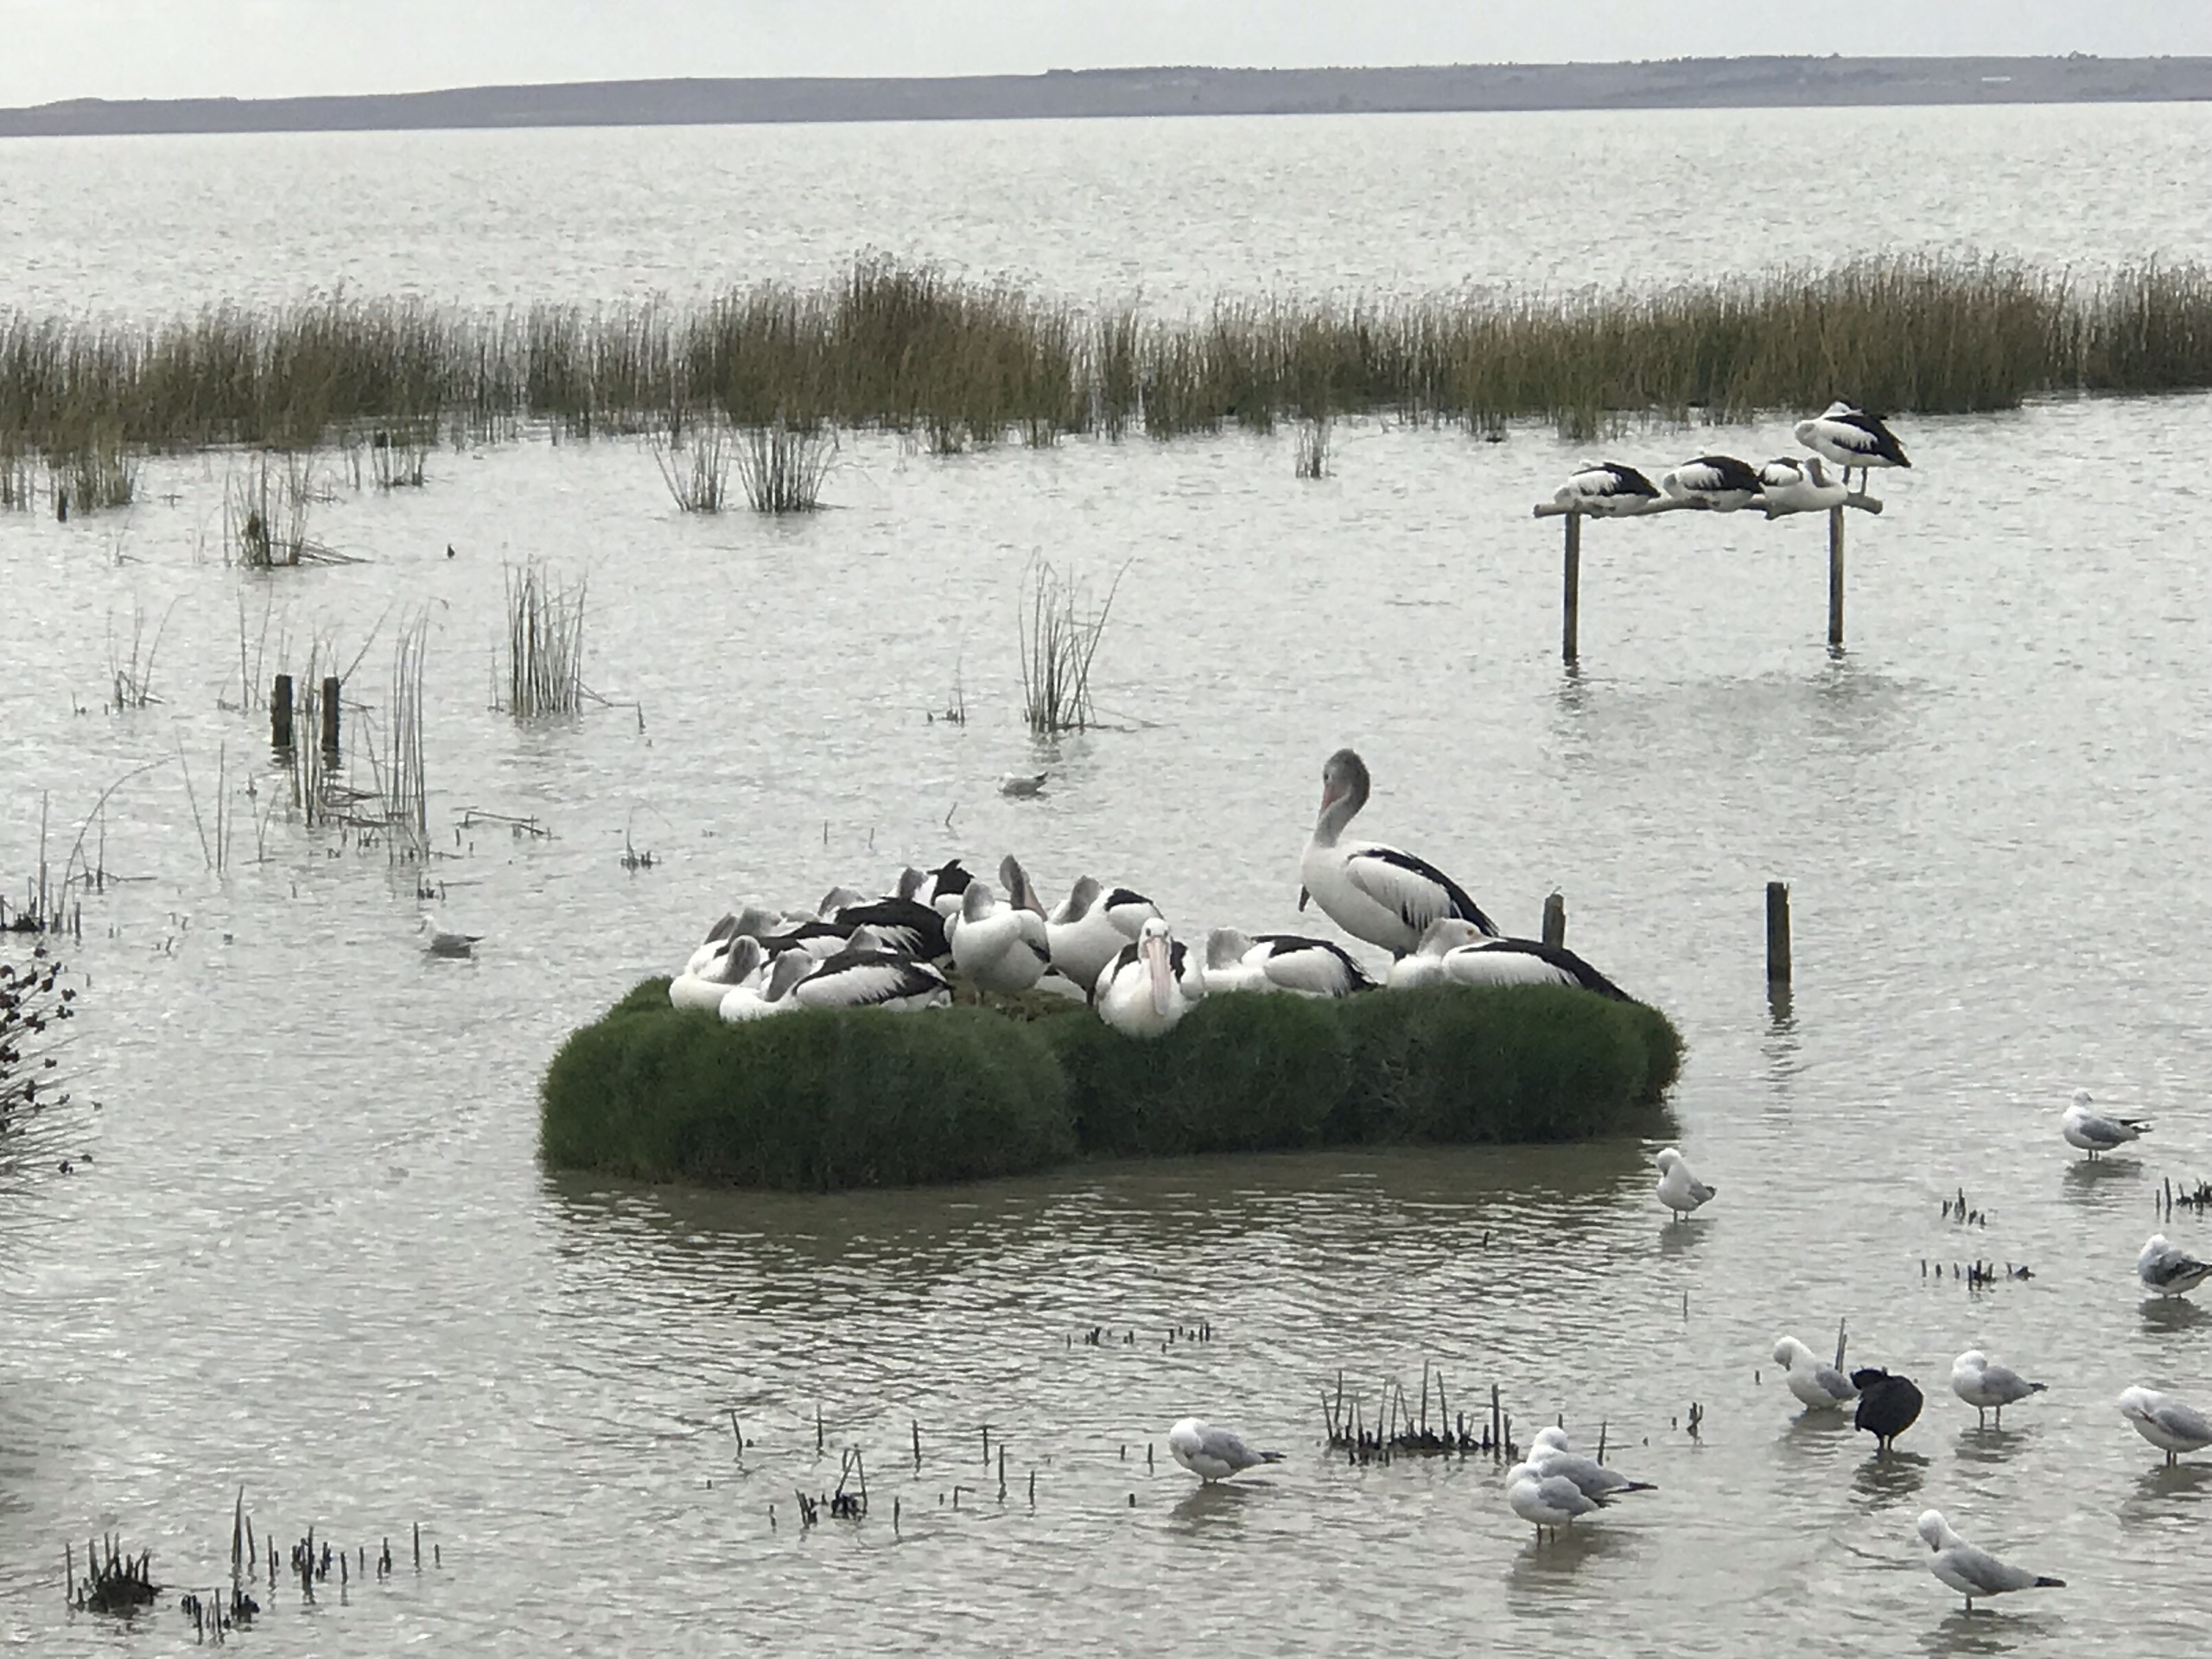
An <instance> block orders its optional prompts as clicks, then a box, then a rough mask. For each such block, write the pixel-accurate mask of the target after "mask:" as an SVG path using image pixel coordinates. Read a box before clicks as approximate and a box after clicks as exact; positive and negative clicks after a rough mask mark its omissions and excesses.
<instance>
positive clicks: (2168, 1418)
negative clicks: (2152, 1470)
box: [2120, 1388, 2212, 1469]
mask: <svg viewBox="0 0 2212 1659" xmlns="http://www.w3.org/2000/svg"><path fill="white" fill-rule="evenodd" d="M2120 1415H2121V1416H2123V1417H2125V1418H2126V1419H2127V1421H2129V1422H2130V1423H2132V1424H2133V1425H2134V1428H2135V1432H2136V1433H2138V1434H2140V1435H2141V1436H2142V1437H2143V1438H2144V1439H2145V1440H2148V1441H2150V1442H2151V1444H2152V1445H2153V1446H2157V1447H2158V1450H2159V1451H2161V1452H2164V1453H2165V1454H2166V1467H2168V1468H2169V1469H2171V1468H2172V1467H2173V1465H2174V1459H2176V1458H2177V1457H2179V1456H2181V1455H2182V1454H2183V1453H2184V1452H2202V1450H2204V1448H2205V1447H2206V1446H2212V1422H2207V1421H2205V1417H2204V1414H2203V1413H2202V1412H2201V1411H2199V1410H2197V1409H2196V1407H2194V1406H2190V1405H2184V1404H2183V1403H2182V1402H2180V1401H2178V1400H2177V1399H2175V1398H2174V1397H2173V1395H2171V1394H2162V1393H2160V1392H2159V1391H2158V1389H2144V1388H2134V1389H2124V1390H2123V1391H2122V1392H2121V1394H2120Z"/></svg>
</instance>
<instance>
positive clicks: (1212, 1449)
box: [1167, 1417, 1282, 1486]
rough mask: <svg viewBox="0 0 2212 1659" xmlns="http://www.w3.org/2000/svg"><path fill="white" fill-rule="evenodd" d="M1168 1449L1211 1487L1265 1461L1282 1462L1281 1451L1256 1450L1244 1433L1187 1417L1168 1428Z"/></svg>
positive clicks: (1178, 1460)
mask: <svg viewBox="0 0 2212 1659" xmlns="http://www.w3.org/2000/svg"><path fill="white" fill-rule="evenodd" d="M1167 1450H1168V1451H1169V1452H1170V1453H1172V1454H1173V1457H1174V1459H1175V1461H1176V1462H1178V1463H1179V1464H1181V1465H1183V1466H1184V1467H1185V1469H1187V1470H1189V1471H1191V1472H1192V1474H1194V1475H1196V1476H1197V1477H1198V1478H1199V1479H1200V1480H1201V1481H1203V1482H1205V1484H1207V1485H1209V1486H1211V1485H1212V1484H1214V1482H1216V1481H1217V1480H1227V1479H1228V1478H1230V1476H1231V1475H1235V1474H1241V1473H1243V1471H1245V1470H1247V1469H1253V1468H1256V1467H1258V1466H1259V1465H1261V1464H1263V1463H1281V1461H1282V1453H1281V1452H1255V1451H1254V1450H1253V1449H1252V1448H1251V1447H1250V1446H1247V1445H1245V1444H1244V1441H1243V1438H1242V1437H1241V1436H1238V1435H1236V1434H1232V1433H1230V1432H1229V1430H1227V1429H1225V1428H1214V1427H1211V1426H1209V1425H1208V1424H1205V1423H1204V1422H1201V1421H1199V1420H1198V1419H1197V1418H1196V1417H1185V1419H1183V1421H1181V1422H1179V1423H1178V1424H1176V1425H1175V1427H1173V1428H1171V1429H1169V1430H1168V1431H1167Z"/></svg>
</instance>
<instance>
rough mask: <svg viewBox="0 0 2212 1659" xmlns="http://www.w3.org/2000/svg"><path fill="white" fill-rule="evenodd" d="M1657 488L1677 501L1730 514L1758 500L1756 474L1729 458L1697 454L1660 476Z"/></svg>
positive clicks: (1759, 486)
mask: <svg viewBox="0 0 2212 1659" xmlns="http://www.w3.org/2000/svg"><path fill="white" fill-rule="evenodd" d="M1659 487H1660V488H1661V489H1662V490H1663V491H1665V492H1666V493H1668V494H1669V495H1670V496H1672V497H1673V498H1674V499H1675V500H1677V501H1695V502H1697V503H1699V504H1700V505H1703V506H1706V507H1708V508H1710V509H1712V510H1713V512H1735V511H1736V510H1737V509H1738V508H1739V507H1748V506H1749V505H1751V503H1752V502H1754V501H1756V500H1758V498H1759V493H1760V491H1761V488H1762V486H1761V484H1760V482H1759V475H1758V474H1757V473H1756V472H1754V471H1752V470H1751V466H1750V465H1749V463H1747V462H1745V461H1738V460H1737V459H1736V457H1735V456H1733V455H1700V456H1699V457H1698V458H1697V459H1696V460H1695V461H1684V462H1683V463H1682V464H1681V466H1679V467H1675V469H1674V471H1672V472H1670V473H1664V474H1661V475H1660V479H1659Z"/></svg>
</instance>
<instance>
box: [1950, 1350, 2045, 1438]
mask: <svg viewBox="0 0 2212 1659" xmlns="http://www.w3.org/2000/svg"><path fill="white" fill-rule="evenodd" d="M2043 1391H2044V1384H2043V1383H2031V1382H2029V1381H2028V1380H2027V1378H2025V1377H2024V1376H2021V1375H2020V1374H2019V1373H2018V1371H2016V1370H2013V1369H2012V1367H2011V1366H2009V1365H1993V1364H1991V1363H1990V1362H1989V1356H1988V1355H1986V1354H1985V1353H1983V1352H1982V1351H1981V1350H1980V1349H1979V1348H1969V1349H1967V1351H1966V1352H1964V1353H1963V1354H1961V1355H1960V1356H1959V1357H1957V1358H1956V1359H1955V1360H1953V1361H1952V1362H1951V1392H1952V1393H1953V1394H1955V1395H1958V1396H1959V1398H1960V1399H1961V1400H1963V1401H1965V1402H1967V1404H1968V1405H1970V1406H1972V1407H1973V1408H1974V1423H1975V1426H1976V1427H1980V1425H1981V1423H1982V1422H1983V1421H1986V1415H1985V1414H1986V1413H1989V1412H1992V1411H1993V1412H1995V1413H1996V1414H1997V1426H1998V1427H1999V1428H2002V1427H2005V1407H2007V1406H2011V1405H2017V1404H2018V1403H2019V1402H2021V1401H2023V1400H2024V1399H2026V1398H2027V1397H2028V1396H2029V1395H2031V1394H2041V1393H2042V1392H2043Z"/></svg>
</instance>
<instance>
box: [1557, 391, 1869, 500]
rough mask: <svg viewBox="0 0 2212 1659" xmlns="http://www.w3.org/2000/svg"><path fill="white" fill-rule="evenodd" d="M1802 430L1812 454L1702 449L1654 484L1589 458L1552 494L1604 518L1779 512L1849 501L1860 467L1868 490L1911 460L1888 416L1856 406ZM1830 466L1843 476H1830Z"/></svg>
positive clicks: (1800, 438)
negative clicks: (1671, 508)
mask: <svg viewBox="0 0 2212 1659" xmlns="http://www.w3.org/2000/svg"><path fill="white" fill-rule="evenodd" d="M1796 435H1797V442H1800V443H1802V444H1803V445H1804V446H1805V448H1808V449H1809V450H1811V451H1812V452H1813V453H1812V454H1809V455H1780V456H1777V457H1776V458H1775V459H1774V460H1772V461H1767V462H1765V463H1764V464H1763V465H1761V466H1758V467H1754V466H1752V465H1751V463H1750V462H1749V461H1738V459H1737V458H1736V457H1735V456H1733V455H1700V456H1698V457H1697V458H1696V459H1695V460H1694V461H1684V462H1683V463H1682V464H1681V466H1679V467H1675V469H1674V470H1673V471H1672V472H1669V473H1664V474H1661V475H1660V479H1659V481H1658V483H1656V485H1655V484H1654V483H1653V482H1652V481H1651V480H1649V478H1647V477H1645V476H1644V475H1643V474H1642V473H1640V472H1638V471H1637V469H1636V468H1635V467H1630V466H1625V465H1624V464H1623V463H1621V462H1619V461H1585V462H1583V463H1582V464H1581V465H1580V467H1576V468H1575V470H1574V475H1573V477H1571V478H1570V479H1568V480H1567V482H1566V483H1565V484H1564V485H1562V486H1560V489H1559V492H1558V493H1557V494H1556V495H1555V496H1554V498H1553V499H1554V500H1555V501H1556V502H1557V503H1558V505H1560V506H1562V507H1568V508H1572V509H1573V511H1575V512H1586V513H1592V514H1595V515H1597V516H1599V517H1600V518H1628V517H1632V516H1633V515H1635V514H1637V513H1639V512H1650V511H1651V510H1652V509H1653V508H1654V507H1656V506H1658V505H1661V504H1662V502H1671V503H1675V504H1678V505H1684V506H1696V507H1705V508H1708V509H1710V510H1711V511H1713V512H1738V511H1739V510H1740V509H1742V508H1745V507H1764V509H1765V510H1766V513H1767V516H1768V517H1769V518H1775V517H1778V516H1779V515H1781V514H1783V513H1785V512H1823V511H1825V510H1827V509H1828V508H1830V507H1840V506H1841V505H1843V504H1844V503H1845V502H1846V501H1847V500H1849V499H1851V493H1852V492H1851V475H1852V474H1853V473H1854V472H1855V473H1857V474H1859V488H1860V489H1861V490H1862V491H1863V490H1864V489H1865V488H1866V477H1867V474H1868V473H1869V471H1870V470H1871V469H1872V468H1873V467H1910V466H1911V465H1912V462H1911V461H1909V460H1908V459H1906V457H1905V453H1904V446H1903V445H1902V444H1900V443H1899V442H1897V435H1896V434H1895V433H1893V432H1891V430H1890V429H1889V427H1888V425H1887V424H1886V423H1885V422H1884V421H1883V419H1882V417H1881V416H1879V415H1876V414H1873V413H1871V412H1870V411H1868V410H1863V409H1860V408H1859V407H1858V406H1857V405H1855V404H1847V403H1834V404H1829V405H1828V406H1827V410H1826V411H1825V412H1823V413H1821V414H1819V415H1816V416H1814V417H1813V418H1812V419H1811V420H1808V421H1800V422H1798V423H1797V428H1796ZM1830 465H1833V466H1834V467H1838V468H1840V476H1838V477H1835V478H1831V477H1829V476H1828V472H1827V467H1828V466H1830Z"/></svg>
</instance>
